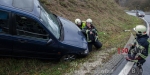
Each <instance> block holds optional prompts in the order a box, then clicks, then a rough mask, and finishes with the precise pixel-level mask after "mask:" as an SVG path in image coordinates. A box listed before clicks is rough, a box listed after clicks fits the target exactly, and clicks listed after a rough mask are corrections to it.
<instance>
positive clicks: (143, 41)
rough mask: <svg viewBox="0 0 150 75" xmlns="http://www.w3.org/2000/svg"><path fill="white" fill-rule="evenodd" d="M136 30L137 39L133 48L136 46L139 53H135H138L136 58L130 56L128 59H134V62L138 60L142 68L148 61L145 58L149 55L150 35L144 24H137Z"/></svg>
mask: <svg viewBox="0 0 150 75" xmlns="http://www.w3.org/2000/svg"><path fill="white" fill-rule="evenodd" d="M134 30H135V32H136V39H135V42H134V45H133V46H132V47H131V48H135V47H136V50H137V51H138V52H137V51H136V52H137V53H134V54H136V56H135V57H134V59H132V58H130V57H128V58H127V60H133V61H134V62H137V66H138V67H139V68H142V67H141V66H142V65H143V63H144V62H145V61H146V60H145V59H146V57H147V56H148V46H149V42H148V38H149V36H148V35H147V34H146V27H145V26H144V25H137V26H136V27H135V28H134Z"/></svg>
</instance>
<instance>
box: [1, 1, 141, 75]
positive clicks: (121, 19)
mask: <svg viewBox="0 0 150 75" xmlns="http://www.w3.org/2000/svg"><path fill="white" fill-rule="evenodd" d="M40 1H41V2H42V3H44V4H45V5H46V6H47V8H48V9H49V10H50V11H51V12H52V13H54V14H56V15H59V16H62V17H64V18H67V19H69V20H71V21H72V22H74V20H75V19H76V18H80V19H82V20H86V19H87V18H91V19H92V20H93V23H94V25H95V27H96V28H97V29H98V33H99V39H100V41H101V42H102V44H103V47H102V49H100V50H97V51H96V50H93V51H92V52H91V53H90V54H89V56H87V57H85V58H82V59H77V60H75V61H73V62H53V61H52V62H51V61H43V60H42V61H41V60H37V59H24V58H23V59H14V58H0V64H1V65H0V74H1V75H64V74H65V73H69V72H71V71H74V70H76V69H79V68H80V67H81V66H79V64H81V63H84V62H87V61H88V62H93V61H95V60H97V58H100V57H98V56H99V55H100V53H101V51H104V50H106V49H111V48H118V47H120V48H122V47H123V46H124V45H125V43H126V41H127V40H128V38H129V37H130V32H124V30H125V29H132V28H133V27H134V26H135V25H137V24H143V22H142V20H140V19H138V18H137V17H133V16H129V15H127V14H126V13H125V12H124V10H122V8H121V7H119V6H118V5H117V3H115V1H114V0H40ZM116 51H117V50H116ZM116 51H115V52H116ZM113 54H114V52H112V53H110V54H109V56H108V57H106V58H104V60H105V59H109V58H110V57H111V55H113ZM102 62H103V63H105V62H107V60H105V61H102ZM71 75H72V74H71Z"/></svg>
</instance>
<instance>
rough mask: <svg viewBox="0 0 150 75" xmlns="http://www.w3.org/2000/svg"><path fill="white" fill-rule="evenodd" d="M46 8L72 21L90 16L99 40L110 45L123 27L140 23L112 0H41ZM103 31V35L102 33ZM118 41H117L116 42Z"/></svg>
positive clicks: (130, 26)
mask: <svg viewBox="0 0 150 75" xmlns="http://www.w3.org/2000/svg"><path fill="white" fill-rule="evenodd" d="M41 1H42V3H44V4H45V5H47V7H48V9H49V10H50V11H51V12H53V13H54V14H57V15H59V16H62V17H65V18H67V19H69V20H71V21H72V22H74V20H75V19H76V18H80V19H81V20H86V19H87V18H91V19H92V20H93V23H94V25H95V26H96V28H97V29H98V31H99V37H100V40H101V41H102V42H103V44H104V46H105V47H110V45H111V42H109V40H110V41H114V40H115V39H114V40H111V39H112V38H114V37H115V38H118V39H119V38H120V37H117V36H120V35H123V34H122V32H123V30H124V29H130V28H132V26H133V25H135V24H138V23H137V22H139V23H140V20H139V19H136V18H135V17H131V16H129V15H127V14H126V13H125V12H124V11H123V10H122V8H121V7H119V6H118V5H117V3H115V1H114V0H41ZM104 33H105V35H104ZM108 39H109V40H108ZM106 40H107V41H106ZM117 43H118V42H117Z"/></svg>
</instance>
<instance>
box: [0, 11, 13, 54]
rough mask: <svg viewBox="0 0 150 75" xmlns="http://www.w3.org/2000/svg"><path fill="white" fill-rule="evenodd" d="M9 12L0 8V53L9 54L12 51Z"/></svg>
mask: <svg viewBox="0 0 150 75" xmlns="http://www.w3.org/2000/svg"><path fill="white" fill-rule="evenodd" d="M10 14H11V13H10V12H9V11H4V10H0V55H1V56H9V55H11V53H12V48H13V45H12V43H13V39H12V35H11V25H10V24H11V21H10Z"/></svg>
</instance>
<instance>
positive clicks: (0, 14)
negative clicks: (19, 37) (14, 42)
mask: <svg viewBox="0 0 150 75" xmlns="http://www.w3.org/2000/svg"><path fill="white" fill-rule="evenodd" d="M8 20H9V13H8V12H6V11H2V10H0V33H9V23H8Z"/></svg>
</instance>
